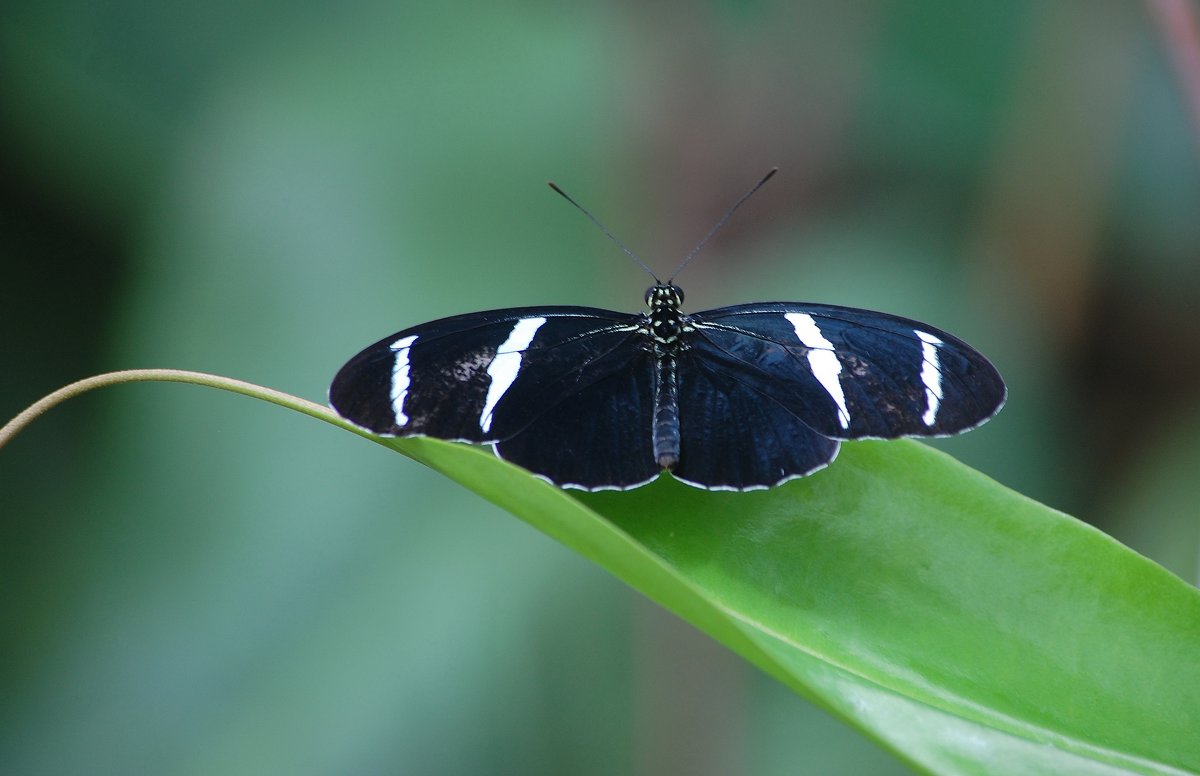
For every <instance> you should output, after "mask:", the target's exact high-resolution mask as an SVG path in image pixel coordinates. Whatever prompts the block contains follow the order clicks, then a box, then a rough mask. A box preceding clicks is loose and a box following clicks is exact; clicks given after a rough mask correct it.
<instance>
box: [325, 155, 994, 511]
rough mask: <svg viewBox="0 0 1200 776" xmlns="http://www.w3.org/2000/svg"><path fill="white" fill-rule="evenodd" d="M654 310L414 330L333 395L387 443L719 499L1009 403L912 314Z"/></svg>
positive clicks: (760, 308) (974, 418)
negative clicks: (423, 439)
mask: <svg viewBox="0 0 1200 776" xmlns="http://www.w3.org/2000/svg"><path fill="white" fill-rule="evenodd" d="M774 172H775V171H774V170H772V171H771V172H770V173H768V174H767V176H766V177H764V178H763V179H762V180H761V181H759V182H758V184H757V185H756V186H755V187H754V188H752V189H751V190H750V191H749V192H747V193H746V194H745V195H743V197H742V198H741V199H739V200H738V201H737V203H736V204H735V205H734V206H733V207H732V208H730V210H729V211H728V212H727V213H726V214H725V217H724V218H722V219H721V221H720V222H718V224H717V226H716V227H714V228H713V230H712V231H710V232H709V235H708V237H711V236H712V234H713V233H714V232H715V231H716V230H717V228H719V227H720V226H721V225H722V224H723V223H724V222H725V220H726V219H728V218H729V216H730V215H732V213H733V211H734V210H736V209H737V208H738V206H739V205H741V204H742V202H744V201H745V200H746V199H747V198H748V197H749V196H750V194H752V193H754V191H756V190H757V189H758V188H759V187H760V186H762V184H763V183H765V182H766V181H767V180H768V179H769V178H770V177H771V175H772V174H774ZM551 185H553V184H551ZM555 189H556V190H557V191H559V193H560V194H563V196H564V197H566V198H567V199H568V200H569V201H571V202H572V203H573V204H576V206H577V207H579V205H578V204H577V203H575V202H574V200H571V198H570V197H567V195H566V194H565V193H563V192H562V191H561V190H559V189H558V188H557V187H555ZM580 210H583V212H584V213H585V214H586V215H587V216H588V217H589V218H592V220H593V221H595V220H596V219H595V218H594V217H593V216H592V215H591V214H590V213H588V212H587V211H586V210H584V209H583V208H582V207H580ZM596 223H597V224H599V222H598V221H597V222H596ZM601 228H602V229H604V227H603V226H601ZM604 231H605V233H606V234H609V233H608V230H607V229H604ZM609 236H610V237H612V235H611V234H609ZM708 237H705V239H704V240H702V241H701V243H700V245H698V246H697V247H696V249H695V250H693V251H692V253H691V254H689V255H688V257H687V258H686V259H685V260H684V262H683V264H681V265H680V269H682V267H683V265H685V264H686V263H687V262H688V261H690V259H691V258H692V256H694V255H695V254H696V253H697V252H698V251H699V249H700V247H701V246H703V244H704V243H705V242H706V241H707V240H708ZM613 239H614V242H617V245H619V246H620V247H621V248H622V249H623V250H625V251H626V252H627V253H630V255H631V256H632V255H633V254H632V253H631V252H629V250H628V249H627V248H625V246H623V245H621V243H620V242H619V241H617V240H616V239H615V238H613ZM634 259H635V260H637V257H636V256H635V257H634ZM638 263H639V264H640V263H641V262H640V260H638ZM644 266H645V265H643V267H644ZM647 271H648V272H649V270H648V269H647ZM675 274H678V270H676V273H675ZM651 275H652V276H653V273H651ZM672 277H674V275H673V276H672ZM646 304H647V305H648V307H649V312H645V313H637V314H628V313H619V312H612V311H609V310H600V309H596V308H589V307H523V308H512V309H506V310H492V311H489V312H481V313H468V314H466V315H457V316H454V317H451V318H443V319H441V320H438V321H433V322H431V323H425V324H421V325H419V326H414V327H412V328H410V329H405V330H404V331H401V332H399V333H397V334H393V335H392V336H390V337H386V338H385V339H382V340H380V341H379V342H377V343H375V344H374V345H371V346H370V347H368V348H367V349H366V350H364V351H362V352H361V353H359V354H358V355H357V356H355V357H354V358H352V359H350V361H349V362H347V363H346V365H345V366H343V367H342V369H341V370H340V371H339V372H338V374H337V376H336V377H335V378H334V380H333V384H332V385H331V386H330V389H329V400H330V403H331V404H332V405H333V408H334V409H335V410H337V412H338V414H340V415H341V416H342V417H344V418H346V419H347V420H349V421H350V422H352V423H354V424H356V425H358V426H361V427H363V428H365V429H366V430H368V431H371V432H372V433H375V434H379V435H383V436H430V437H436V438H439V439H449V440H456V441H462V442H474V443H484V444H491V445H493V449H494V450H495V452H496V455H498V456H499V457H501V458H503V459H505V460H507V461H511V462H513V463H516V464H518V465H520V466H523V467H524V468H526V469H528V470H530V471H531V472H533V473H535V474H538V475H540V476H542V477H544V478H545V479H547V480H549V481H550V482H552V483H554V484H556V485H559V486H561V487H566V488H581V489H584V490H606V489H617V490H621V489H628V488H635V487H638V486H639V485H644V484H646V483H647V482H650V481H651V480H653V479H654V478H655V477H657V476H658V475H659V474H660V473H661V472H663V471H670V472H671V473H672V475H674V476H675V477H676V478H677V479H679V480H682V481H683V482H686V483H688V484H690V485H695V486H697V487H701V488H708V489H711V490H753V489H758V488H767V487H771V486H774V485H778V484H780V483H783V482H786V481H787V480H790V479H794V478H797V477H803V476H805V475H807V474H811V473H812V472H814V471H816V470H818V469H821V468H823V467H824V466H826V465H827V464H828V463H829V462H830V461H832V460H833V459H834V457H835V456H836V455H837V452H838V447H839V441H840V440H843V439H863V438H882V439H892V438H896V437H902V436H923V437H932V436H947V435H950V434H957V433H960V432H963V431H967V430H970V429H972V428H975V427H976V426H978V425H980V424H982V423H983V422H984V421H986V420H988V419H989V418H991V417H992V416H993V415H995V414H996V413H997V412H998V411H999V410H1000V408H1001V406H1003V404H1004V399H1005V395H1006V389H1005V386H1004V381H1003V380H1002V379H1001V378H1000V375H999V373H998V372H997V371H996V369H995V367H993V366H992V364H991V363H990V362H989V361H988V360H987V359H986V358H985V357H984V356H983V355H982V354H980V353H979V352H978V351H976V350H975V349H973V348H972V347H970V346H969V345H967V344H966V343H965V342H963V341H962V340H960V339H958V338H957V337H954V336H953V335H951V334H947V333H946V332H944V331H940V330H938V329H935V328H933V327H931V326H928V325H926V324H924V323H919V322H917V321H912V320H909V319H907V318H900V317H898V316H895V315H888V314H887V313H878V312H871V311H869V310H859V309H855V308H850V307H838V306H835V305H823V304H799V303H791V302H761V303H755V304H742V305H734V306H732V307H721V308H718V309H716V310H708V311H706V312H701V313H694V314H691V315H688V314H685V313H684V312H683V311H682V310H681V307H682V304H683V290H682V289H680V288H679V286H676V285H674V283H672V282H671V281H670V280H668V281H666V282H662V281H659V280H658V278H657V277H655V284H654V285H653V286H651V287H650V289H648V290H647V291H646Z"/></svg>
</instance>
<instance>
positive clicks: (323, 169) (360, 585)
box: [0, 0, 1200, 774]
mask: <svg viewBox="0 0 1200 776" xmlns="http://www.w3.org/2000/svg"><path fill="white" fill-rule="evenodd" d="M1169 5H1171V3H1169V2H1167V3H1163V2H1154V0H1149V2H1146V3H1141V2H1131V1H1130V0H1052V1H1051V2H1033V1H1032V0H1027V1H1026V2H1008V3H970V4H968V3H961V2H951V0H910V1H909V2H906V3H895V2H885V1H884V0H858V1H857V2H852V3H833V2H827V3H816V2H812V3H809V2H805V3H796V2H781V1H779V0H760V1H759V2H733V0H725V1H724V2H709V3H699V4H689V3H678V2H677V3H643V4H638V3H633V2H624V3H610V4H587V3H567V4H556V3H548V2H524V3H509V4H496V3H484V2H470V1H469V0H462V1H461V2H453V3H443V4H420V5H417V4H402V3H389V2H380V1H378V0H363V1H362V2H354V3H301V4H295V3H273V2H267V1H266V0H261V1H258V2H245V1H243V2H219V1H218V2H210V3H203V4H202V3H182V2H165V3H164V2H145V1H144V0H143V1H142V2H136V1H133V0H124V1H123V0H107V1H101V2H96V0H92V1H91V2H80V1H78V0H39V2H36V3H35V2H32V1H31V0H8V2H6V3H5V4H4V5H3V6H0V197H3V206H2V208H0V251H2V253H0V261H2V262H3V264H2V266H3V270H4V276H3V286H2V288H3V294H2V296H0V299H2V300H3V301H2V303H0V364H2V366H0V368H2V369H3V375H4V379H3V380H2V381H0V416H3V417H4V418H7V417H10V416H12V415H14V414H15V413H16V412H17V411H19V410H20V409H21V408H22V407H23V406H25V405H26V404H28V403H30V402H32V401H33V400H35V399H36V398H38V397H39V396H41V395H42V394H45V393H47V392H49V391H51V390H52V389H54V388H56V387H58V386H60V385H62V384H64V383H66V382H69V381H71V380H74V379H77V378H80V377H84V376H86V375H89V374H92V373H96V372H101V371H109V370H115V369H121V368H131V367H178V368H185V369H196V370H204V371H211V372H217V373H220V374H224V375H228V376H231V377H237V378H242V379H246V380H250V381H254V382H258V383H261V384H264V385H268V386H272V387H275V388H279V389H281V390H285V391H289V392H292V393H295V394H298V395H300V396H304V397H307V398H311V399H314V400H318V401H321V400H323V399H324V395H325V388H326V386H327V384H328V381H329V380H330V378H331V377H332V375H333V374H334V372H335V371H336V370H337V368H338V367H339V366H340V365H341V363H342V362H343V361H344V360H345V359H347V358H349V357H350V356H351V355H353V354H354V353H355V352H357V351H358V350H359V349H360V348H362V347H364V346H365V345H367V344H369V343H371V342H373V341H375V340H376V339H378V338H379V337H381V336H383V335H385V334H388V333H390V332H392V331H395V330H398V329H400V328H403V327H405V326H408V325H411V324H414V323H418V322H420V321H424V320H427V319H431V318H435V317H439V316H443V315H449V314H453V313H458V312H466V311H471V310H477V309H485V308H490V307H504V306H511V305H532V304H582V305H594V306H602V307H611V308H615V309H622V310H631V311H632V310H635V309H638V308H640V306H641V298H642V292H643V290H644V288H645V286H646V285H647V284H648V278H647V277H646V276H645V275H644V274H643V273H642V272H641V271H640V270H638V269H637V268H636V267H634V266H633V265H632V264H631V263H630V262H629V261H628V260H627V259H626V258H625V257H623V256H622V255H621V254H620V253H619V252H618V251H617V250H616V249H615V248H614V247H613V246H612V245H610V244H609V243H608V242H607V241H606V240H605V239H604V238H603V236H602V235H601V234H600V233H599V232H597V231H596V230H595V229H594V228H593V227H591V226H590V225H589V224H587V222H586V221H585V220H584V219H583V218H582V217H581V216H580V215H579V214H578V213H576V212H575V211H573V210H572V209H571V208H570V207H569V206H567V205H566V204H565V203H563V202H562V201H561V200H560V199H559V198H558V197H556V196H554V195H553V194H552V193H551V192H550V191H549V190H548V189H547V188H546V187H545V185H544V181H545V180H546V179H548V178H553V179H554V180H556V181H557V182H559V183H560V184H561V185H563V186H564V187H565V188H566V189H567V190H568V191H570V192H572V193H573V194H574V195H575V196H576V197H577V198H579V199H581V200H582V201H583V202H584V203H586V204H587V206H588V207H589V208H591V209H592V210H593V211H594V212H595V213H597V214H598V215H599V216H600V217H601V218H602V219H603V220H604V221H605V222H606V223H607V224H608V225H609V226H610V228H612V229H613V230H614V231H615V232H616V233H617V234H618V235H620V236H621V238H622V239H623V240H624V241H625V242H626V243H628V244H629V245H631V246H632V247H634V249H635V250H637V251H638V252H639V253H640V254H641V255H642V256H643V257H644V258H645V259H646V260H647V262H648V263H650V264H651V265H652V266H653V267H655V268H656V269H657V270H658V271H659V272H661V273H666V272H669V271H670V269H671V268H672V267H673V266H674V265H675V263H676V262H677V261H678V260H679V258H680V257H681V256H682V255H684V254H685V253H686V252H687V251H688V250H689V249H690V248H691V247H692V245H694V244H695V242H696V241H697V240H698V239H699V238H700V237H701V236H702V235H703V234H704V232H705V231H707V229H708V227H709V226H710V225H711V224H712V223H713V222H714V221H715V220H716V218H717V217H718V216H719V215H720V214H721V212H723V211H724V209H725V208H726V207H728V205H729V204H730V203H732V201H733V200H734V199H735V198H736V197H737V195H738V194H740V193H741V192H742V191H743V190H744V189H745V188H746V187H747V186H749V185H750V184H751V183H753V181H754V180H756V179H757V177H758V176H760V175H761V174H762V173H763V172H764V171H766V170H767V169H768V168H769V167H771V166H773V165H778V166H780V167H781V168H782V171H781V174H780V175H779V176H777V177H776V178H775V180H774V181H772V182H771V184H770V185H769V186H768V187H767V188H766V189H765V190H764V191H762V192H761V193H760V194H759V195H758V196H757V197H756V198H755V199H754V200H753V201H752V202H751V203H750V204H749V205H748V206H747V207H746V208H744V209H743V210H742V211H740V212H739V213H738V216H737V217H736V218H735V219H734V220H733V221H732V222H731V223H730V224H729V226H728V227H727V228H726V229H725V230H724V231H723V232H722V233H721V234H720V235H719V236H718V237H717V238H716V239H715V240H714V241H713V242H712V243H711V244H710V245H709V247H707V248H706V249H705V251H704V253H703V254H702V255H701V257H700V258H699V259H698V260H697V261H695V262H694V263H693V264H692V265H691V266H689V268H688V270H687V272H686V273H685V274H684V275H683V277H682V278H681V283H682V284H683V285H684V286H685V288H686V289H687V292H688V307H689V309H692V310H697V309H704V308H708V307H716V306H721V305H726V304H733V303H737V302H743V301H753V300H760V299H787V300H794V301H825V302H834V303H841V304H851V305H858V306H866V307H875V308H879V309H885V310H888V311H891V312H895V313H899V314H904V315H909V316H913V317H916V318H920V319H923V320H927V321H929V322H930V323H932V324H934V325H936V326H940V327H943V328H946V329H949V330H950V331H953V332H955V333H957V334H959V335H960V336H962V337H964V338H965V339H966V340H967V341H969V342H971V343H973V344H975V345H977V346H978V347H980V348H981V349H982V350H983V351H984V352H985V353H987V354H988V355H989V356H990V357H992V358H993V360H994V361H995V362H996V363H997V365H998V366H999V367H1000V370H1001V372H1002V373H1004V375H1005V376H1006V378H1007V379H1008V381H1009V384H1010V390H1011V398H1010V402H1009V405H1008V408H1007V409H1006V410H1005V411H1004V413H1003V414H1002V415H1001V416H1000V417H999V418H998V419H997V420H996V421H994V422H993V423H991V424H989V425H988V426H986V427H985V428H983V429H981V430H979V431H978V432H976V433H974V434H971V435H968V436H966V437H962V438H959V439H952V440H946V441H945V442H939V443H938V444H939V446H940V447H943V448H944V449H947V450H949V451H950V452H951V453H952V454H954V455H956V456H958V457H959V458H961V459H963V460H964V461H966V462H967V463H969V464H971V465H972V466H975V467H976V468H979V469H981V470H982V471H984V472H986V473H988V474H989V475H991V476H993V477H995V478H996V479H998V480H1000V481H1001V482H1003V483H1005V484H1006V485H1009V486H1011V487H1013V488H1015V489H1017V490H1020V491H1022V492H1024V493H1026V494H1028V495H1030V496H1031V497H1033V498H1036V499H1039V500H1041V501H1044V502H1046V503H1048V504H1050V505H1052V506H1055V507H1059V508H1061V509H1064V510H1066V511H1068V512H1070V513H1072V514H1075V515H1078V516H1080V517H1082V518H1084V519H1087V520H1089V521H1091V522H1093V523H1095V524H1096V525H1098V526H1100V527H1101V528H1103V529H1104V530H1106V531H1108V532H1110V533H1113V534H1114V535H1116V536H1117V537H1118V538H1120V539H1121V540H1123V541H1125V542H1126V543H1129V544H1131V545H1132V546H1133V547H1134V548H1136V549H1138V550H1139V551H1141V552H1144V553H1146V554H1148V555H1150V556H1151V557H1153V558H1155V559H1156V560H1159V561H1160V562H1162V563H1164V564H1165V565H1167V566H1168V567H1169V568H1171V569H1172V570H1174V571H1175V572H1176V573H1178V574H1180V575H1181V576H1183V577H1184V578H1186V579H1188V580H1190V581H1193V582H1195V581H1196V579H1197V561H1198V558H1200V507H1198V506H1197V505H1198V504H1200V478H1197V476H1196V473H1197V471H1200V323H1198V322H1197V313H1196V304H1197V299H1198V298H1200V162H1198V153H1197V152H1198V150H1200V129H1198V127H1197V126H1196V125H1195V124H1194V123H1193V121H1192V120H1191V117H1190V116H1189V103H1188V100H1187V98H1186V95H1185V84H1186V83H1187V81H1186V79H1185V78H1184V77H1182V75H1181V73H1180V72H1179V71H1178V69H1177V68H1176V67H1175V65H1174V64H1173V63H1174V62H1175V61H1176V60H1175V59H1173V53H1172V44H1171V41H1172V40H1174V39H1175V34H1176V33H1178V32H1179V27H1178V21H1177V20H1172V19H1169V18H1167V17H1165V16H1162V15H1157V14H1156V12H1158V11H1161V9H1162V8H1164V7H1167V6H1169ZM1173 25H1174V26H1173ZM1193 75H1194V74H1193ZM1196 115H1197V116H1200V112H1197V114H1196ZM0 526H2V529H3V533H2V534H0V589H2V590H3V593H2V594H0V617H2V619H0V771H3V772H5V773H13V774H130V773H154V774H210V773H222V774H274V773H280V774H282V773H287V774H332V773H337V774H376V773H379V774H383V773H414V774H475V773H521V774H562V773H575V774H592V773H594V774H608V773H635V774H676V773H677V774H729V773H745V774H777V773H789V774H835V773H880V774H888V773H902V772H904V769H903V768H902V766H900V765H899V764H898V763H896V762H895V761H893V760H892V758H891V757H890V756H889V755H888V754H887V753H885V752H883V751H882V750H880V749H878V748H877V747H876V746H874V745H873V744H871V743H870V742H868V741H866V740H865V739H863V738H862V737H861V736H859V735H858V734H857V733H855V732H853V731H851V730H849V729H847V728H845V727H844V726H842V725H841V724H840V723H838V722H837V721H835V720H833V719H830V718H827V717H826V716H825V715H824V714H823V713H822V712H821V711H819V710H817V709H815V708H812V707H811V706H809V705H808V704H807V703H806V702H805V701H803V700H801V699H799V698H796V697H795V696H792V695H791V694H789V693H788V692H787V691H786V690H784V689H783V688H781V687H779V686H776V685H775V684H774V683H772V682H771V681H770V680H768V679H766V678H765V677H763V676H760V675H759V674H757V673H756V672H755V671H754V670H752V669H750V668H748V667H745V666H743V665H742V664H741V663H740V662H739V661H738V660H737V659H736V658H734V657H732V656H730V655H727V654H725V653H724V652H723V651H722V650H721V649H720V648H719V647H716V646H715V645H713V644H712V643H710V642H709V641H708V640H707V639H706V638H704V637H702V636H699V635H697V634H696V633H694V632H693V631H692V630H691V629H690V628H689V627H688V626H686V625H683V624H681V623H680V622H679V621H677V620H675V619H674V618H673V617H672V616H670V615H668V614H665V613H663V612H662V611H660V610H658V609H657V608H656V607H654V606H653V605H651V604H649V603H647V602H645V601H643V600H641V599H640V598H639V597H638V596H636V595H635V594H633V593H632V592H630V591H629V590H627V589H625V588H624V587H623V586H622V585H621V584H619V583H617V582H616V581H614V580H613V579H611V578H609V577H607V576H606V575H605V574H604V573H602V572H600V571H599V570H598V569H596V568H593V567H591V566H590V565H589V564H588V563H586V562H585V561H583V560H582V559H580V558H578V557H576V556H574V555H572V554H571V553H570V552H568V551H566V550H565V549H563V548H561V547H559V546H558V545H556V544H554V543H552V542H551V541H549V540H547V539H545V538H543V537H542V536H540V535H538V534H536V533H535V532H533V531H532V530H531V529H530V528H528V527H527V526H526V525H524V524H523V523H520V522H518V521H517V520H514V519H512V518H510V517H509V516H507V515H505V514H503V513H501V512H499V511H498V510H497V509H495V508H492V507H490V506H489V505H487V504H485V503H482V502H481V501H480V500H479V499H478V498H476V497H474V496H472V495H470V494H468V493H464V492H462V491H460V490H459V489H457V488H456V487H454V486H452V485H450V484H448V483H446V482H443V481H441V480H440V479H439V478H438V477H437V476H435V475H433V474H432V473H430V472H428V471H425V470H422V469H421V468H419V467H418V466H417V465H415V464H412V463H410V462H408V461H406V460H404V459H403V458H400V457H399V456H395V455H389V454H388V453H387V452H385V451H384V450H382V449H380V448H377V447H375V446H373V445H369V444H366V443H364V442H363V440H361V439H359V438H356V437H353V436H352V435H350V434H345V433H341V432H339V431H337V430H335V429H332V428H329V427H326V426H323V425H322V424H319V423H314V422H312V421H310V420H308V419H306V418H303V417H301V416H298V415H295V414H292V413H287V412H282V411H280V410H278V409H276V408H272V407H268V406H265V405H261V404H258V403H255V402H252V401H248V400H246V399H243V398H240V397H233V396H229V395H225V394H220V393H217V392H213V391H205V390H200V389H197V388H194V387H190V386H179V385H161V384H160V385H135V386H124V387H119V388H115V389H111V390H108V391H104V392H101V393H98V394H93V395H89V396H87V397H84V398H81V399H79V400H76V401H73V402H71V403H70V404H68V405H67V406H64V407H62V408H59V409H57V410H55V411H54V412H53V413H51V414H50V415H48V416H47V417H45V418H43V419H42V420H40V421H39V422H38V423H37V424H36V425H35V426H34V427H33V428H32V429H31V430H30V431H29V432H27V433H26V434H25V435H23V436H22V437H20V438H18V439H17V440H16V442H15V443H14V444H12V445H11V446H9V447H8V448H6V449H4V450H3V451H0Z"/></svg>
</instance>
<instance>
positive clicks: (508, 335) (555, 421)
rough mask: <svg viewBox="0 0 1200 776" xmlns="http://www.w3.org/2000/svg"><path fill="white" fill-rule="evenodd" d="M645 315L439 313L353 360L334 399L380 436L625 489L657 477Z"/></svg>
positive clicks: (554, 310) (561, 480)
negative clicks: (451, 444) (470, 445)
mask: <svg viewBox="0 0 1200 776" xmlns="http://www.w3.org/2000/svg"><path fill="white" fill-rule="evenodd" d="M641 320H642V318H641V316H637V315H628V314H624V313H617V312H611V311H608V310H600V309H595V308H586V307H533V308H513V309H507V310H493V311H490V312H482V313H470V314H467V315H458V316H454V317H451V318H444V319H442V320H438V321H433V322H431V323H426V324H422V325H420V326H415V327H413V328H411V329H406V330H404V331H401V332H398V333H396V334H393V335H392V336H390V337H387V338H385V339H383V340H380V341H379V342H377V343H375V344H374V345H371V346H370V347H368V348H366V349H365V350H363V351H362V352H361V353H359V354H358V355H357V356H355V357H354V358H352V359H351V360H350V361H349V362H347V363H346V365H345V366H343V367H342V369H341V371H339V372H338V374H337V376H336V377H335V378H334V380H333V384H332V385H331V386H330V390H329V400H330V404H331V405H332V406H333V408H334V409H335V410H337V412H338V413H339V414H340V415H341V416H342V417H344V418H346V419H347V420H349V421H351V422H353V423H355V424H356V425H359V426H361V427H363V428H365V429H367V430H368V431H371V432H373V433H376V434H380V435H385V436H430V437H436V438H439V439H449V440H456V441H463V442H474V443H497V444H496V452H497V454H498V455H500V456H501V457H502V458H504V459H506V460H509V461H512V462H513V463H516V464H519V465H521V466H523V467H525V468H527V469H529V470H530V471H533V472H535V473H537V474H541V475H542V476H544V477H546V478H547V479H549V480H551V481H552V482H554V483H556V484H559V485H566V486H575V487H585V488H595V487H630V486H632V485H634V484H641V483H643V482H646V481H648V480H649V479H652V478H653V477H654V476H655V475H656V474H657V469H656V468H655V466H654V462H653V453H652V450H651V449H650V441H649V429H650V427H651V424H652V422H653V401H654V397H653V391H654V386H653V380H654V372H653V358H652V356H651V355H650V353H649V352H648V351H647V350H646V349H645V348H644V347H643V346H642V340H643V339H644V336H643V335H642V334H640V332H639V327H640V323H641Z"/></svg>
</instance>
